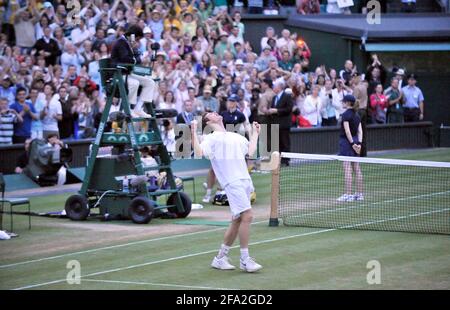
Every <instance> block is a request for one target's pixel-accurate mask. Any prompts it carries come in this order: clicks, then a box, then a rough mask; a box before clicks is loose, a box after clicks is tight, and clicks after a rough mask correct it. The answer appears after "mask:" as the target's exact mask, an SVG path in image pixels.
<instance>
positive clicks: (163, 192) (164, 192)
mask: <svg viewBox="0 0 450 310" xmlns="http://www.w3.org/2000/svg"><path fill="white" fill-rule="evenodd" d="M178 192H179V190H178V189H159V190H156V191H154V192H148V194H149V195H150V196H162V195H169V194H173V193H178Z"/></svg>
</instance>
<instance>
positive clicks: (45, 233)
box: [0, 149, 450, 290]
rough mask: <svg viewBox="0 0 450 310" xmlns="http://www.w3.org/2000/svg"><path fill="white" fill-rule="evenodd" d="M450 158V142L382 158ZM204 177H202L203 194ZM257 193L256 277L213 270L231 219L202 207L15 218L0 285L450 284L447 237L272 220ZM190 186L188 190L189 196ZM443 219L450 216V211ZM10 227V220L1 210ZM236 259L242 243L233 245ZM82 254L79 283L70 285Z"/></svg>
mask: <svg viewBox="0 0 450 310" xmlns="http://www.w3.org/2000/svg"><path fill="white" fill-rule="evenodd" d="M384 156H385V157H389V158H403V159H418V160H435V161H448V162H450V150H449V149H436V150H424V151H416V152H414V153H412V152H405V153H398V154H389V155H384ZM203 181H204V178H203V177H197V178H196V188H197V190H198V192H197V199H199V197H201V196H202V194H203V192H202V191H203V189H202V186H201V183H202V182H203ZM253 181H254V184H255V187H256V190H257V202H256V204H255V205H254V209H255V215H256V216H255V223H254V224H253V226H252V236H251V244H252V245H251V247H250V254H251V255H252V256H255V257H256V258H257V260H258V262H260V263H261V264H262V265H263V266H264V268H263V270H262V271H261V272H259V273H257V274H247V273H243V272H241V271H239V270H235V271H217V270H213V269H211V268H210V263H211V260H212V258H213V256H214V255H215V253H216V251H217V249H218V246H219V245H220V243H221V241H222V237H223V233H224V231H225V228H226V226H225V225H226V224H227V222H226V221H227V220H228V218H229V215H228V210H227V207H218V206H211V205H206V206H205V208H204V209H202V210H193V211H192V213H191V215H190V216H189V217H188V218H187V219H182V220H181V219H178V220H159V219H157V220H153V221H152V222H151V223H150V224H148V225H136V224H132V223H131V222H125V221H124V222H101V221H99V220H95V219H91V220H88V221H86V222H71V221H70V220H68V219H56V218H45V217H33V218H32V220H33V228H32V230H31V231H28V230H27V226H26V224H27V217H26V216H23V215H16V216H15V226H16V227H17V232H18V233H19V234H20V237H19V238H15V239H12V240H10V241H4V242H1V243H0V289H17V288H21V289H183V290H185V289H406V288H409V289H449V288H450V255H449V253H450V238H449V236H448V235H431V234H419V233H398V232H381V231H360V230H335V229H325V228H306V227H286V226H280V227H277V228H274V227H268V225H267V224H268V217H269V202H270V186H271V178H270V175H269V174H265V175H253ZM190 186H191V185H190V184H187V185H186V187H187V188H186V192H187V193H189V194H190V193H191V192H192V189H191V187H190ZM68 195H69V194H63V195H53V196H47V197H33V198H32V208H33V210H34V211H39V210H41V211H44V210H45V211H49V210H55V211H56V210H62V208H63V206H64V202H65V199H66V197H67V196H68ZM447 220H450V219H449V218H447ZM3 221H4V225H5V226H6V228H8V225H9V218H8V217H7V216H4V219H3ZM230 256H231V258H232V260H233V262H234V263H237V262H238V259H239V250H238V249H237V248H235V249H233V250H232V251H231V255H230ZM71 260H77V261H79V263H80V266H81V276H82V278H81V284H73V285H69V284H68V283H67V282H66V276H67V273H68V272H69V269H67V268H66V265H67V263H68V262H69V261H71ZM371 260H377V261H379V262H380V264H381V284H379V285H368V284H367V281H366V276H367V273H368V272H369V271H370V270H369V269H367V267H366V266H367V263H368V262H369V261H371Z"/></svg>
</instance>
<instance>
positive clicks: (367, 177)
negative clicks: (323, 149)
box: [271, 153, 450, 234]
mask: <svg viewBox="0 0 450 310" xmlns="http://www.w3.org/2000/svg"><path fill="white" fill-rule="evenodd" d="M281 158H287V159H289V161H290V162H289V166H285V167H281V168H280V170H277V171H276V172H275V178H274V180H273V182H274V184H273V187H274V188H275V190H274V191H273V193H275V195H277V197H272V215H271V222H272V224H273V222H274V221H275V222H277V219H278V218H281V219H282V221H283V224H284V225H291V226H307V227H321V228H332V229H365V230H383V231H403V232H419V233H437V234H450V163H446V162H431V161H411V160H395V159H380V158H359V157H343V156H333V155H312V154H295V153H282V154H281ZM350 175H351V177H350ZM350 179H351V183H350ZM350 184H351V185H350ZM274 209H275V212H274ZM273 214H275V216H274V215H273Z"/></svg>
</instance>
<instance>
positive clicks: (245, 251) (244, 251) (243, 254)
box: [241, 248, 249, 260]
mask: <svg viewBox="0 0 450 310" xmlns="http://www.w3.org/2000/svg"><path fill="white" fill-rule="evenodd" d="M247 257H249V255H248V248H241V260H245V259H247Z"/></svg>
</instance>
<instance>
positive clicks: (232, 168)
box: [200, 131, 251, 188]
mask: <svg viewBox="0 0 450 310" xmlns="http://www.w3.org/2000/svg"><path fill="white" fill-rule="evenodd" d="M248 146H249V142H248V140H247V139H246V138H244V137H243V136H241V135H240V134H237V133H234V132H223V131H215V132H213V133H211V134H208V135H205V136H203V141H202V143H201V144H200V147H201V149H202V151H203V154H204V155H205V156H206V157H207V158H209V160H210V161H211V165H212V168H213V170H214V172H215V174H216V177H217V180H218V181H219V183H220V185H221V186H222V188H225V187H226V186H227V185H228V184H230V183H232V182H234V181H237V180H243V179H248V180H251V178H250V175H249V174H248V170H247V164H246V162H245V155H246V154H247V153H248Z"/></svg>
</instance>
